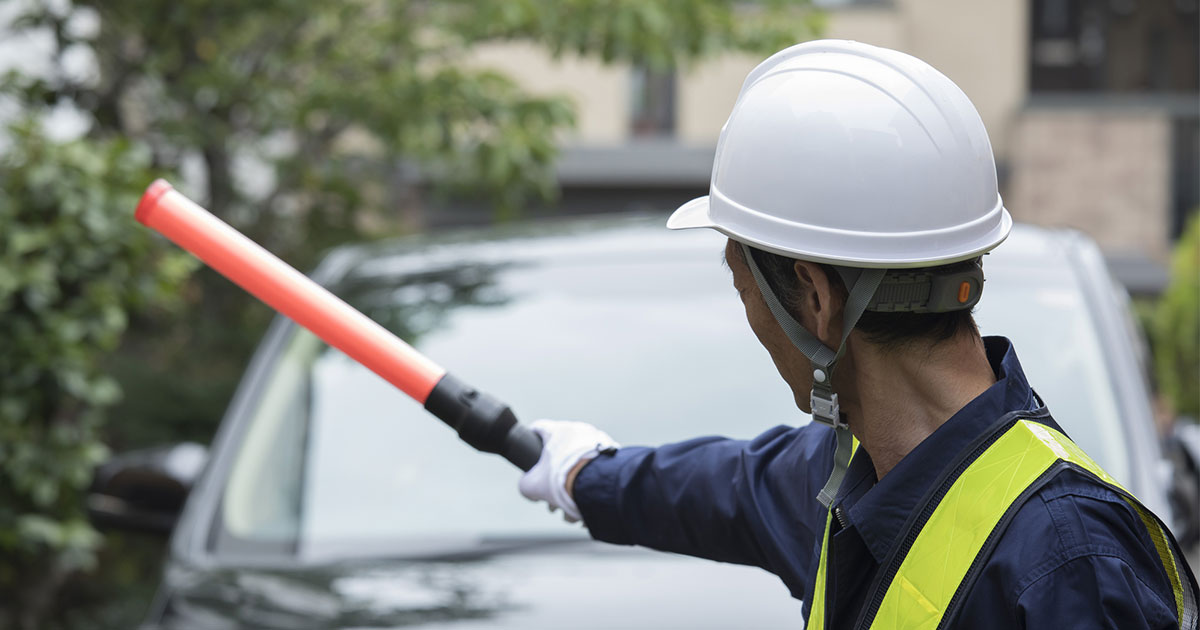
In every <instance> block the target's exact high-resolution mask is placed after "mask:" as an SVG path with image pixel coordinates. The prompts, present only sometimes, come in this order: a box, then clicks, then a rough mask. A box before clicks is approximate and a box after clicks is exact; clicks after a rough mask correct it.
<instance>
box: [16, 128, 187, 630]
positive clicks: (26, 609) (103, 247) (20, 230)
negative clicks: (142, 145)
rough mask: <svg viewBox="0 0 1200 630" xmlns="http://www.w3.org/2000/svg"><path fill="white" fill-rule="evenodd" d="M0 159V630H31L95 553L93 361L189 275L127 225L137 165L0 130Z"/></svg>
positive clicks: (106, 394) (126, 154) (102, 383)
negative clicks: (88, 510) (90, 513)
mask: <svg viewBox="0 0 1200 630" xmlns="http://www.w3.org/2000/svg"><path fill="white" fill-rule="evenodd" d="M8 140H9V141H10V142H11V145H10V146H9V147H8V150H7V153H6V155H5V156H4V157H3V159H2V160H0V320H2V321H3V322H4V325H3V326H0V348H3V349H4V350H3V352H0V627H18V628H40V627H43V626H42V623H41V622H42V620H43V618H44V616H45V615H46V613H47V610H48V608H49V607H50V605H51V604H52V603H53V596H54V594H55V591H56V589H57V588H58V586H59V584H60V583H61V582H62V581H63V580H65V579H66V577H68V576H69V575H70V573H71V572H72V571H73V570H75V569H79V568H86V567H89V566H90V565H91V564H92V563H93V561H94V551H95V548H96V546H97V544H98V542H99V537H98V535H97V534H96V532H95V531H94V530H93V529H92V528H91V527H90V526H89V525H88V523H87V520H86V518H85V515H84V513H83V512H84V502H83V500H82V494H83V491H84V490H85V489H86V488H87V485H88V483H89V482H90V481H91V474H92V467H93V466H95V465H96V464H97V463H99V462H100V461H101V460H102V459H103V458H104V457H105V454H106V449H105V447H104V445H103V444H102V443H101V442H100V436H99V425H100V419H101V411H102V410H103V409H104V408H105V407H109V406H111V405H112V404H113V403H115V402H116V401H117V399H118V398H119V397H120V395H121V390H120V388H119V387H118V385H117V383H116V382H115V381H114V380H113V379H112V378H110V377H108V376H106V375H105V374H103V372H102V371H101V369H100V360H101V358H102V357H103V355H104V354H106V353H108V352H111V351H112V350H113V349H114V348H115V347H116V345H117V341H118V339H119V337H120V336H121V334H122V332H123V331H124V330H125V327H126V323H127V321H128V314H129V312H130V311H133V310H139V309H142V310H144V309H149V308H162V307H165V306H170V305H171V304H172V302H173V298H174V297H175V296H176V293H177V291H178V288H179V286H180V285H181V284H182V282H183V280H184V278H185V276H186V275H187V274H188V272H189V271H190V270H191V269H192V267H193V266H194V263H193V262H192V261H191V260H189V259H188V258H187V257H185V256H184V255H183V254H180V253H177V252H172V251H164V247H163V246H162V244H161V242H159V241H155V240H152V239H151V238H150V235H149V234H148V233H147V232H146V231H145V230H141V229H138V228H137V227H135V226H136V224H135V223H134V221H133V217H132V216H131V214H130V213H129V208H131V207H132V206H133V204H134V203H136V201H137V193H138V191H139V189H140V188H141V185H142V183H143V182H144V181H146V179H147V178H148V177H150V172H149V171H148V170H147V166H148V163H149V155H148V153H147V152H145V151H137V150H135V149H134V148H133V147H131V146H130V145H129V144H128V143H125V142H120V141H107V142H95V141H84V140H80V141H76V142H70V143H66V144H55V143H51V142H48V141H46V140H45V139H44V138H43V137H42V135H41V133H40V131H39V129H38V126H37V124H36V123H32V122H23V123H21V124H19V125H17V126H16V127H14V128H13V129H11V130H10V136H9V138H8Z"/></svg>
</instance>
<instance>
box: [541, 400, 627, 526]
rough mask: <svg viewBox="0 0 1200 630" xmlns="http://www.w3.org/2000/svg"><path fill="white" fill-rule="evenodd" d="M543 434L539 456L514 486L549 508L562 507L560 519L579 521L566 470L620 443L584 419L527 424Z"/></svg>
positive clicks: (568, 471)
mask: <svg viewBox="0 0 1200 630" xmlns="http://www.w3.org/2000/svg"><path fill="white" fill-rule="evenodd" d="M529 428H530V429H533V431H534V432H535V433H537V434H538V436H539V437H541V438H542V456H541V457H540V458H539V459H538V461H537V464H535V465H534V466H533V468H530V469H529V472H527V473H525V474H524V475H523V476H522V477H521V482H520V483H519V484H517V488H518V489H519V490H520V491H521V494H522V495H523V496H524V497H525V498H526V499H529V500H530V501H545V502H547V503H549V504H550V511H551V512H553V511H554V510H555V508H562V511H563V519H564V520H566V521H567V522H568V523H575V522H578V521H579V519H580V518H582V516H580V514H579V507H578V506H576V505H575V500H574V499H572V498H571V495H570V494H567V474H568V473H570V472H571V470H572V469H573V468H575V465H576V464H578V463H579V462H580V461H582V460H584V459H592V458H594V457H596V456H597V455H599V454H600V451H603V450H607V449H610V448H616V447H618V446H619V445H618V444H617V443H616V442H615V441H614V440H613V439H612V438H611V437H609V436H608V434H607V433H605V432H603V431H601V430H600V429H597V428H596V427H594V426H592V425H590V424H587V423H586V422H565V421H561V420H537V421H535V422H533V423H531V424H530V425H529Z"/></svg>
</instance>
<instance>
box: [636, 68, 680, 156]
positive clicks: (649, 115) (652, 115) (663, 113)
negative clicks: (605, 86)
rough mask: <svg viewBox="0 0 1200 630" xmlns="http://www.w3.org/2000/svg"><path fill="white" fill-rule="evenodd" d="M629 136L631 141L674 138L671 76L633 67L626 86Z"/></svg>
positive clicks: (665, 71) (663, 72) (670, 73)
mask: <svg viewBox="0 0 1200 630" xmlns="http://www.w3.org/2000/svg"><path fill="white" fill-rule="evenodd" d="M630 87H631V89H630V99H631V103H630V108H629V109H630V117H629V119H630V132H631V133H632V134H633V136H634V137H637V138H645V137H659V136H672V135H674V134H675V73H674V72H673V71H671V70H654V69H651V68H649V67H646V66H642V65H637V66H634V67H633V71H632V85H631V86H630Z"/></svg>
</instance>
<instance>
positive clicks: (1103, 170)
mask: <svg viewBox="0 0 1200 630" xmlns="http://www.w3.org/2000/svg"><path fill="white" fill-rule="evenodd" d="M1012 154H1013V159H1012V175H1011V183H1010V186H1009V190H1008V197H1007V198H1006V199H1005V205H1006V206H1007V207H1008V209H1009V211H1010V212H1012V214H1013V217H1014V218H1015V219H1016V220H1018V221H1027V222H1030V223H1036V224H1039V225H1048V226H1062V227H1072V228H1076V229H1079V230H1081V231H1083V232H1086V233H1087V234H1089V235H1090V236H1091V237H1092V238H1095V239H1096V241H1097V242H1098V243H1099V244H1100V246H1101V247H1102V248H1103V249H1105V250H1106V251H1109V252H1112V253H1142V254H1145V255H1147V256H1149V257H1150V258H1152V259H1154V260H1157V261H1159V262H1165V261H1166V260H1167V258H1168V255H1169V243H1168V234H1169V231H1170V228H1169V221H1170V190H1171V188H1170V181H1171V119H1170V116H1169V115H1168V114H1166V113H1164V112H1162V111H1155V110H1149V109H1147V110H1117V109H1085V108H1079V107H1072V108H1066V107H1063V108H1055V107H1045V108H1030V109H1027V110H1025V112H1024V113H1023V114H1022V115H1021V116H1020V118H1019V119H1018V121H1017V123H1016V124H1015V125H1014V133H1013V138H1012Z"/></svg>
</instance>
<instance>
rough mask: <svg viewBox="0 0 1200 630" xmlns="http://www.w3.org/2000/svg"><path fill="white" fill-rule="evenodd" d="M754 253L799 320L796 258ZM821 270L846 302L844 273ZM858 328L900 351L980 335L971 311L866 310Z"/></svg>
mask: <svg viewBox="0 0 1200 630" xmlns="http://www.w3.org/2000/svg"><path fill="white" fill-rule="evenodd" d="M734 249H735V250H736V251H737V252H738V256H739V257H742V258H744V255H743V253H742V248H741V247H736V248H734ZM750 252H751V255H752V256H754V262H756V263H757V264H758V268H759V270H761V271H762V274H763V278H764V279H765V280H766V281H767V284H768V285H769V286H770V287H771V290H772V291H774V292H775V295H776V296H778V297H779V301H780V302H782V303H783V305H784V307H785V308H787V309H788V310H789V311H791V313H792V316H793V317H795V315H796V304H797V301H798V298H799V289H800V281H799V279H798V278H797V277H796V271H795V264H796V259H794V258H788V257H787V256H780V255H779V254H773V253H771V252H767V251H763V250H761V249H758V248H756V247H751V248H750ZM936 268H937V267H935V268H934V269H936ZM821 269H822V270H824V271H825V275H826V276H828V277H829V281H830V284H831V286H832V287H833V289H834V290H835V291H840V292H841V294H842V298H843V299H845V297H846V296H847V295H848V294H849V291H848V290H847V288H846V285H845V283H844V282H842V276H841V274H839V273H838V272H837V270H836V269H834V268H833V266H832V265H826V264H822V265H821ZM854 328H855V329H857V330H859V331H860V332H862V333H863V334H864V335H865V336H866V338H867V341H870V342H871V343H873V344H876V345H878V346H882V347H883V348H885V349H888V350H896V349H900V348H902V347H905V346H908V345H910V344H912V343H915V342H926V343H934V344H937V343H940V342H943V341H947V340H949V339H951V338H953V337H955V336H956V335H958V334H959V333H960V332H963V331H968V330H969V331H971V332H972V333H974V334H976V335H978V334H979V329H978V327H976V325H975V318H974V317H972V316H971V310H970V309H964V310H961V311H950V312H947V313H884V312H876V311H866V312H864V313H863V314H862V317H860V318H859V320H858V323H857V324H856V325H855V326H854Z"/></svg>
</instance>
